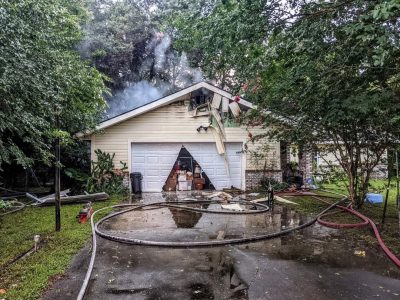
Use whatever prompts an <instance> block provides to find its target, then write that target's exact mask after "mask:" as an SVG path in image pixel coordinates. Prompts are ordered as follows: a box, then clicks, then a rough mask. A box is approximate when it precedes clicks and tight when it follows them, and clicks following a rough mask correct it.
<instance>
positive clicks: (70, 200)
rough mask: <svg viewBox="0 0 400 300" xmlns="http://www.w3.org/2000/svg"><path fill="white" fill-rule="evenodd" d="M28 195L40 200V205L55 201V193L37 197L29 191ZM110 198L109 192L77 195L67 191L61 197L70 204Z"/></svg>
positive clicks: (62, 201)
mask: <svg viewBox="0 0 400 300" xmlns="http://www.w3.org/2000/svg"><path fill="white" fill-rule="evenodd" d="M63 192H65V191H63ZM26 196H27V197H28V198H31V199H32V200H35V201H36V202H38V205H51V204H54V203H55V198H54V196H53V195H51V196H52V197H49V196H45V197H43V198H38V197H35V196H34V195H31V194H29V193H27V194H26ZM108 198H109V196H108V194H107V193H104V192H101V193H95V194H89V195H76V196H67V195H66V193H64V195H63V196H62V197H61V198H60V199H61V203H63V204H68V203H80V202H87V201H103V200H107V199H108Z"/></svg>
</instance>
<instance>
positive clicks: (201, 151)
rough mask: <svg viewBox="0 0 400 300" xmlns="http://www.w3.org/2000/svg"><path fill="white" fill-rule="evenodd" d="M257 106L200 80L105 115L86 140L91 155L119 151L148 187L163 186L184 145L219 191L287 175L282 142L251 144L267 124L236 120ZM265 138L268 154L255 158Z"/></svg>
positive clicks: (151, 189)
mask: <svg viewBox="0 0 400 300" xmlns="http://www.w3.org/2000/svg"><path fill="white" fill-rule="evenodd" d="M252 108H253V105H252V104H251V103H249V102H248V101H246V100H244V99H241V98H239V97H234V96H233V95H231V94H230V93H228V92H226V91H224V90H222V89H220V88H217V87H215V86H213V85H211V84H210V83H207V82H200V83H197V84H194V85H192V86H190V87H187V88H185V89H182V90H180V91H178V92H176V93H173V94H171V95H168V96H165V97H163V98H161V99H158V100H155V101H153V102H150V103H148V104H146V105H144V106H141V107H138V108H135V109H133V110H131V111H128V112H126V113H124V114H121V115H118V116H116V117H113V118H111V119H109V120H106V121H104V122H102V123H100V124H99V125H98V127H97V129H98V130H99V131H98V132H97V133H93V134H89V135H86V136H85V137H84V139H87V140H90V141H91V153H92V159H95V155H94V151H95V150H96V149H100V150H102V151H105V152H109V153H115V161H114V163H115V165H116V167H117V168H120V167H121V166H120V163H119V162H120V161H122V162H124V163H126V164H127V166H128V170H129V173H131V172H140V173H141V174H142V175H143V183H142V187H143V191H145V192H160V191H161V190H162V188H163V186H164V184H165V182H166V180H167V178H168V176H169V174H170V172H171V170H172V168H173V167H174V164H175V162H176V160H177V157H178V155H179V153H180V151H181V148H182V146H183V147H184V148H185V149H186V150H187V151H188V152H189V153H190V154H191V156H192V157H193V159H194V160H195V161H196V162H197V163H198V164H199V165H200V166H201V168H202V170H203V171H204V173H205V174H206V175H207V176H208V178H209V180H210V181H211V183H212V185H213V186H214V187H215V188H216V189H217V190H220V189H223V188H229V187H231V186H234V187H237V188H241V189H250V188H253V187H254V186H256V185H257V184H258V183H259V181H260V179H261V178H262V175H263V174H266V175H267V176H269V177H274V178H275V179H277V180H279V181H280V180H281V178H282V173H281V165H280V164H281V162H280V143H276V142H271V141H266V140H264V141H259V142H256V143H252V142H250V137H251V136H256V135H257V134H260V133H263V132H264V131H265V129H261V128H246V127H243V126H239V125H237V123H238V120H237V118H238V117H240V116H239V115H241V114H244V113H246V112H247V111H248V110H250V109H252ZM266 143H268V145H269V147H268V148H269V152H268V155H266V156H265V159H264V160H262V161H257V162H255V161H254V160H253V159H252V158H251V154H250V152H251V151H254V150H256V149H257V148H258V147H259V146H261V145H264V146H265V144H266ZM264 148H265V147H264ZM245 150H246V151H245Z"/></svg>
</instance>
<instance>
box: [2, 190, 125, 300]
mask: <svg viewBox="0 0 400 300" xmlns="http://www.w3.org/2000/svg"><path fill="white" fill-rule="evenodd" d="M120 200H121V199H120V198H117V197H113V198H112V199H110V200H108V201H106V202H99V203H96V204H94V209H95V210H96V209H99V208H101V207H105V206H109V205H113V204H116V203H118V202H119V201H120ZM82 206H83V205H82V204H77V205H65V206H62V209H61V221H62V225H61V226H62V229H61V232H59V233H56V232H55V231H54V206H49V207H30V208H26V209H24V210H23V211H20V212H17V213H14V214H11V215H7V216H4V217H2V218H0V268H1V266H3V265H4V264H6V263H7V262H9V261H10V260H12V259H13V258H14V257H16V256H17V255H19V254H20V253H22V252H24V251H27V250H28V249H29V248H31V247H32V245H33V236H34V235H35V234H39V235H40V236H41V238H42V239H44V244H43V246H42V248H41V249H40V250H39V251H38V252H36V253H33V254H32V255H30V256H28V257H26V258H23V259H21V260H19V261H17V262H16V263H14V264H12V265H11V266H9V267H7V268H6V269H0V290H2V289H4V290H5V291H6V293H5V294H0V299H3V298H4V299H13V300H14V299H24V300H26V299H38V298H40V295H41V293H42V292H43V290H44V289H45V288H46V287H47V286H48V282H49V280H51V279H52V278H54V277H56V276H57V275H61V274H63V273H64V272H65V270H66V268H67V267H68V265H69V263H70V261H71V259H72V257H73V256H74V254H76V253H77V252H78V251H79V249H81V248H82V247H83V246H84V245H85V243H86V242H87V241H88V240H89V238H90V236H91V230H90V224H89V223H86V224H79V223H78V222H77V220H76V216H77V214H78V212H79V210H80V209H81V208H82Z"/></svg>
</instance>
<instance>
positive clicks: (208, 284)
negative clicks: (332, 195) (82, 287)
mask: <svg viewBox="0 0 400 300" xmlns="http://www.w3.org/2000/svg"><path fill="white" fill-rule="evenodd" d="M187 198H196V199H200V200H204V198H201V197H199V194H198V193H196V192H192V193H190V192H184V193H176V194H175V193H173V194H144V195H143V199H142V203H152V202H159V201H167V202H168V201H176V200H182V201H185V199H187ZM194 206H195V207H197V208H203V209H209V210H210V209H213V210H214V209H221V208H220V205H217V204H210V205H202V204H195V205H194ZM310 218H311V217H310V216H307V215H304V214H299V213H298V212H296V211H295V210H292V209H289V208H287V207H282V206H275V207H274V209H273V210H271V211H270V212H267V213H265V214H258V215H218V214H209V213H197V212H190V211H185V210H180V209H174V208H162V209H153V210H147V211H135V212H130V213H127V214H124V215H121V216H118V217H116V218H114V219H112V220H109V221H107V222H105V223H104V224H103V226H102V230H105V231H108V232H112V233H113V234H116V235H120V236H129V237H134V238H138V239H146V240H153V241H194V240H196V241H205V240H215V239H216V238H217V236H218V233H219V232H220V231H223V232H224V233H225V239H230V238H240V237H248V236H254V235H259V234H265V233H269V232H276V231H280V230H282V229H287V228H291V227H295V226H298V225H301V224H303V223H304V222H306V221H308V220H309V219H310ZM363 230H364V232H363V233H364V234H366V233H367V232H368V230H367V229H363ZM360 232H361V231H360ZM356 249H361V250H365V251H366V256H365V257H359V256H356V255H354V250H356ZM382 275H385V276H382ZM399 278H400V274H399V270H396V269H395V267H394V266H393V265H392V264H391V262H389V261H388V259H387V258H386V257H385V256H384V255H383V254H382V252H381V251H379V250H377V249H376V248H373V247H372V248H371V247H367V246H366V245H363V244H360V243H359V242H358V241H357V240H355V239H354V238H351V237H350V235H346V234H345V232H343V231H341V230H336V229H330V228H326V227H322V226H320V225H318V224H315V225H312V226H310V227H307V228H306V229H303V230H300V231H298V232H296V233H292V234H289V235H287V236H283V237H280V238H276V239H272V240H266V241H261V242H256V243H249V244H242V245H235V246H224V247H215V248H196V249H168V248H158V247H146V246H136V245H125V244H119V243H115V242H111V241H108V240H104V239H99V243H98V255H97V258H96V264H95V269H94V272H93V275H92V279H91V283H90V285H89V290H88V293H87V297H86V299H306V298H308V299H350V298H355V299H372V298H374V299H375V298H376V297H381V298H384V299H400V298H399V295H400V280H399ZM60 299H63V298H62V297H61V298H60Z"/></svg>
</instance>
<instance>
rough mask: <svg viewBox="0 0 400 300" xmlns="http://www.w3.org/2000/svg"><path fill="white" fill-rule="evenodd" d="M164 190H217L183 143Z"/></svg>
mask: <svg viewBox="0 0 400 300" xmlns="http://www.w3.org/2000/svg"><path fill="white" fill-rule="evenodd" d="M163 190H164V191H168V192H169V191H188V190H215V187H214V185H213V184H212V182H211V180H210V178H209V177H208V176H207V174H206V173H205V172H204V170H203V169H202V168H201V165H200V164H199V162H197V161H196V159H195V158H194V157H193V156H192V155H191V154H190V152H189V151H188V150H187V149H186V148H185V146H183V145H182V147H181V149H180V151H179V154H178V157H177V158H176V160H175V163H174V164H173V166H172V168H171V172H170V173H169V175H168V178H167V180H166V182H165V185H164V186H163Z"/></svg>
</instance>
